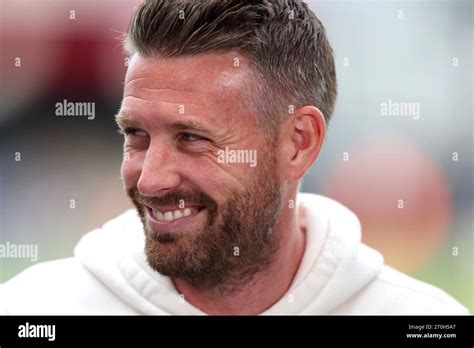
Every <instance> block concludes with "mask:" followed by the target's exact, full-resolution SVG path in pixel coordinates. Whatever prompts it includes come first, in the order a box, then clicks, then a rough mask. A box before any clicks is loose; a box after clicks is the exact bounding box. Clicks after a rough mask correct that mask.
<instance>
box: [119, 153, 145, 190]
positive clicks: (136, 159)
mask: <svg viewBox="0 0 474 348" xmlns="http://www.w3.org/2000/svg"><path fill="white" fill-rule="evenodd" d="M140 158H141V156H132V155H130V156H129V157H127V155H126V154H125V156H124V159H123V160H122V166H121V168H120V173H121V175H122V179H123V182H124V185H125V189H127V190H128V189H130V188H133V187H136V186H137V183H138V180H139V179H140V175H141V172H142V165H143V161H142V160H141V159H140Z"/></svg>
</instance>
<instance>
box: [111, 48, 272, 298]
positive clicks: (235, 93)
mask: <svg viewBox="0 0 474 348" xmlns="http://www.w3.org/2000/svg"><path fill="white" fill-rule="evenodd" d="M236 57H237V58H239V65H238V66H235V65H234V63H235V62H236V60H235V59H234V58H236ZM249 78H250V68H249V67H248V63H247V61H246V59H245V58H244V57H242V56H239V55H237V54H236V53H228V54H205V55H199V56H188V57H179V58H168V59H163V58H143V57H141V56H139V55H135V56H134V57H133V58H132V60H131V62H130V65H129V69H128V72H127V76H126V79H125V87H124V98H123V101H122V107H121V110H120V112H119V116H118V119H117V122H118V123H119V125H120V127H121V128H122V130H123V131H124V132H125V144H124V161H123V163H122V177H123V180H124V183H125V188H126V190H127V192H128V194H129V196H130V198H131V199H132V202H133V203H134V205H135V206H136V208H137V210H138V213H139V215H140V217H141V219H142V222H143V225H144V230H145V235H146V247H145V249H146V255H147V260H148V262H149V264H150V266H151V267H152V268H154V269H155V270H157V271H158V272H160V273H162V274H165V275H168V276H171V277H176V278H184V279H187V280H189V281H191V282H192V283H194V284H195V285H196V286H200V287H202V288H207V289H213V288H218V287H219V285H223V284H226V286H234V285H235V286H238V285H239V282H240V283H241V282H243V281H248V280H249V278H251V277H252V276H253V275H254V274H256V273H257V272H258V271H261V270H263V269H265V267H266V266H268V264H269V263H270V262H271V261H272V257H273V256H274V255H275V251H276V250H277V248H278V239H277V237H276V236H275V235H274V234H272V233H271V228H272V227H273V225H274V224H275V222H276V220H277V218H278V215H279V214H278V213H279V210H280V205H281V197H280V184H279V180H278V172H277V171H278V166H277V158H276V155H275V153H274V146H275V144H274V142H273V141H269V140H268V139H267V138H266V137H265V136H264V135H263V134H262V133H261V132H260V131H259V128H258V127H257V126H256V120H255V117H254V115H252V114H250V111H249V110H250V108H249V107H248V105H247V102H246V99H245V93H244V88H245V84H246V82H247V80H248V79H249ZM242 150H243V151H242ZM233 151H235V152H233ZM252 155H253V157H252ZM255 155H257V156H256V158H255ZM250 158H254V160H256V159H258V160H256V161H254V162H253V165H252V163H250V161H249V159H250ZM239 162H240V163H239ZM255 164H257V165H255Z"/></svg>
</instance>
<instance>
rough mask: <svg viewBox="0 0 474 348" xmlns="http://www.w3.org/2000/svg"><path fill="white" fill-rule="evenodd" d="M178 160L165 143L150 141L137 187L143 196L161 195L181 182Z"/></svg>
mask: <svg viewBox="0 0 474 348" xmlns="http://www.w3.org/2000/svg"><path fill="white" fill-rule="evenodd" d="M178 165H179V163H178V161H177V160H176V157H175V154H174V153H173V150H172V149H171V148H170V147H168V146H166V145H165V144H160V143H158V142H155V143H154V144H153V143H150V146H149V147H148V150H147V153H146V155H145V160H144V162H143V165H142V168H141V173H140V178H139V180H138V183H137V188H138V190H139V192H140V193H142V194H143V195H145V196H150V197H154V196H161V195H164V194H166V193H167V192H168V191H172V190H173V189H175V188H177V187H178V186H179V185H180V184H181V178H180V175H179V171H178Z"/></svg>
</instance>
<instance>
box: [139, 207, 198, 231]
mask: <svg viewBox="0 0 474 348" xmlns="http://www.w3.org/2000/svg"><path fill="white" fill-rule="evenodd" d="M145 208H146V216H147V220H148V223H149V225H150V227H152V229H153V230H155V229H156V230H159V231H163V232H173V231H175V230H178V229H183V228H189V227H192V226H193V225H197V224H198V220H199V219H200V218H202V217H203V215H204V214H205V210H206V208H205V207H203V206H189V207H186V208H182V209H174V208H172V207H150V206H145Z"/></svg>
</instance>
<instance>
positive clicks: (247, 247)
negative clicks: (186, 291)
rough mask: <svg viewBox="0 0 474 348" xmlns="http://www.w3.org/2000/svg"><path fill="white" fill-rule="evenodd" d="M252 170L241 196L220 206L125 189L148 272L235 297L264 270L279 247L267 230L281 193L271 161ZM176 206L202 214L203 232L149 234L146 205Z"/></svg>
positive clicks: (195, 194) (192, 196)
mask: <svg viewBox="0 0 474 348" xmlns="http://www.w3.org/2000/svg"><path fill="white" fill-rule="evenodd" d="M260 163H264V162H263V161H261V162H260ZM257 168H258V170H257ZM254 169H255V172H254V175H253V176H252V177H251V178H250V179H248V182H247V184H246V185H245V187H246V189H245V190H244V192H232V193H231V194H230V197H229V198H228V199H227V200H226V201H225V202H223V203H221V204H218V203H217V202H216V201H215V200H214V199H213V198H212V197H210V196H209V195H207V194H206V193H204V192H201V191H196V190H193V191H189V190H179V189H176V190H174V191H172V192H169V193H167V194H166V195H165V196H162V197H149V196H143V195H142V194H140V192H139V191H138V189H137V188H136V187H134V188H131V189H129V190H128V191H127V193H128V195H129V197H130V199H131V200H132V202H133V204H134V205H135V207H136V209H137V211H138V214H139V216H140V219H141V221H142V223H143V226H144V231H145V237H146V238H145V253H146V258H147V262H148V264H149V265H150V267H151V268H152V269H154V270H155V271H157V272H159V273H161V274H163V275H165V276H169V277H171V278H182V279H185V280H187V281H188V282H190V283H191V284H193V286H194V287H196V288H197V289H199V290H201V291H205V292H208V293H219V294H229V293H232V292H235V291H238V289H239V288H241V287H242V286H243V285H248V284H249V283H250V284H251V282H252V280H253V279H254V278H255V275H257V274H258V273H260V272H263V271H265V270H266V269H268V267H269V266H270V265H271V263H272V262H273V261H274V259H275V256H276V252H277V250H278V247H279V243H278V238H277V236H275V234H274V233H272V228H273V226H274V225H275V223H276V221H277V218H278V215H279V212H280V209H281V193H280V186H279V183H278V181H277V178H276V177H275V173H276V161H275V159H274V158H273V157H272V158H271V160H270V161H268V162H267V165H266V166H265V167H262V166H260V167H256V168H254ZM181 200H184V201H185V202H186V204H190V205H197V206H201V207H203V208H205V212H206V213H207V219H206V222H205V224H204V227H199V228H197V229H194V230H186V231H178V232H173V233H169V232H164V231H157V230H156V229H155V230H151V229H150V228H149V226H148V224H147V222H146V218H145V204H147V205H151V206H155V205H161V204H163V205H165V204H176V206H178V204H179V202H180V201H181Z"/></svg>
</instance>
